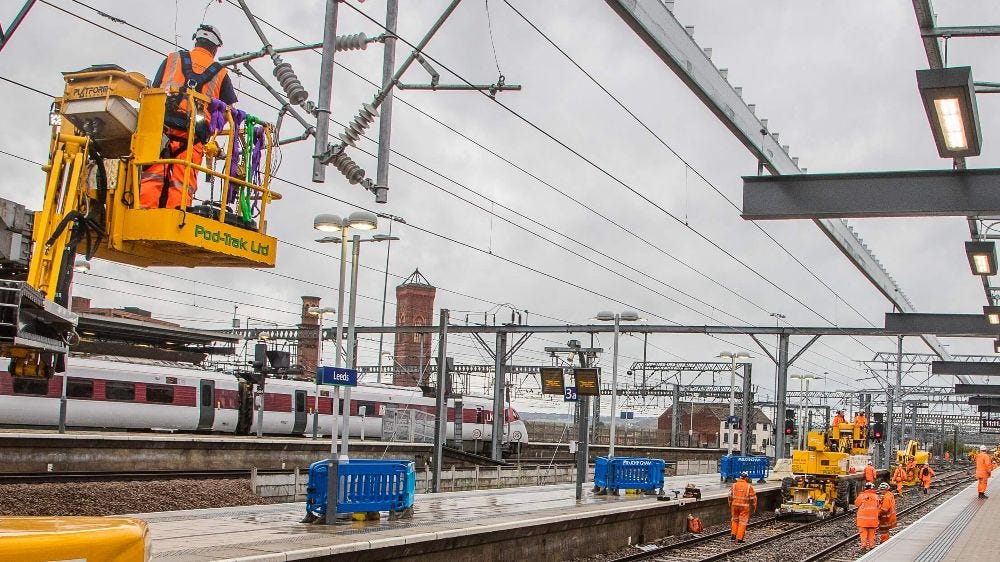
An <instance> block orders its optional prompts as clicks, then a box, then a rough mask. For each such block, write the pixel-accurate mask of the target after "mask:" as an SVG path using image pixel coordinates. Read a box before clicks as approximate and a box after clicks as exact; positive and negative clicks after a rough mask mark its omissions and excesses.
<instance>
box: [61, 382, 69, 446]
mask: <svg viewBox="0 0 1000 562" xmlns="http://www.w3.org/2000/svg"><path fill="white" fill-rule="evenodd" d="M67 375H68V373H63V374H62V394H60V395H59V433H66V406H67V398H66V384H67V380H68V379H69V376H67Z"/></svg>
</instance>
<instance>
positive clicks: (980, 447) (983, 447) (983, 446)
mask: <svg viewBox="0 0 1000 562" xmlns="http://www.w3.org/2000/svg"><path fill="white" fill-rule="evenodd" d="M979 450H980V451H986V450H987V449H986V445H980V446H979Z"/></svg>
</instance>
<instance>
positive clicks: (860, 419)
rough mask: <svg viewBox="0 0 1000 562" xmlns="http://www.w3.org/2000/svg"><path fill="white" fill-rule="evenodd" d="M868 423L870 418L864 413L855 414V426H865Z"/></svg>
mask: <svg viewBox="0 0 1000 562" xmlns="http://www.w3.org/2000/svg"><path fill="white" fill-rule="evenodd" d="M866 425H868V418H866V417H865V416H864V414H858V415H856V416H854V426H855V427H864V426H866Z"/></svg>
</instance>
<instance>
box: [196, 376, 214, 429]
mask: <svg viewBox="0 0 1000 562" xmlns="http://www.w3.org/2000/svg"><path fill="white" fill-rule="evenodd" d="M199 385H200V391H201V392H199V394H200V395H201V398H200V400H199V401H198V431H211V429H212V424H214V423H215V381H213V380H211V379H201V382H200V383H199Z"/></svg>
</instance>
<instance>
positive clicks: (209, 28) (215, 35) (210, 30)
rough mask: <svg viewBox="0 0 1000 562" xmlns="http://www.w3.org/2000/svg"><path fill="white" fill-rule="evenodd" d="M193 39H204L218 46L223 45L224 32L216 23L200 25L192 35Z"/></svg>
mask: <svg viewBox="0 0 1000 562" xmlns="http://www.w3.org/2000/svg"><path fill="white" fill-rule="evenodd" d="M191 39H194V40H195V41H197V40H199V39H204V40H205V41H208V42H209V43H211V44H213V45H215V46H216V47H222V33H220V32H219V28H217V27H215V26H214V25H208V24H207V23H203V24H201V25H199V26H198V29H196V30H195V32H194V35H192V36H191Z"/></svg>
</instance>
